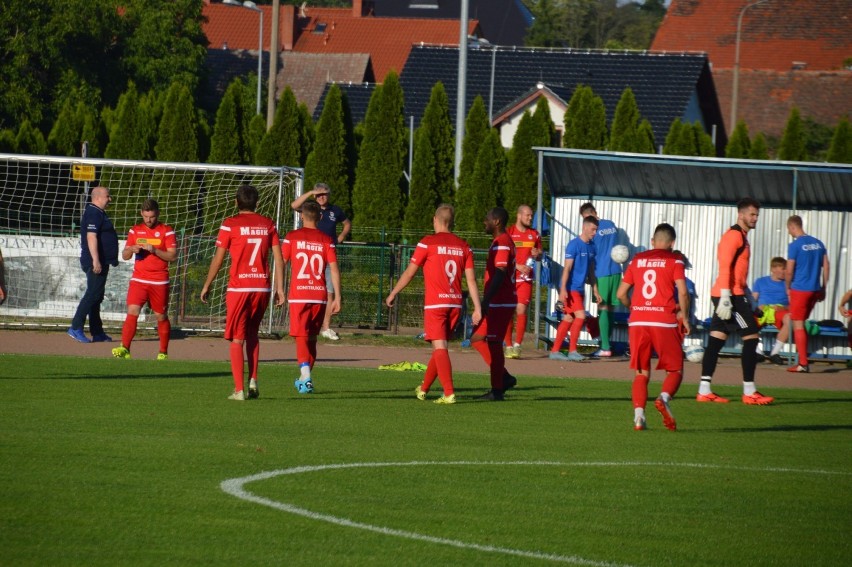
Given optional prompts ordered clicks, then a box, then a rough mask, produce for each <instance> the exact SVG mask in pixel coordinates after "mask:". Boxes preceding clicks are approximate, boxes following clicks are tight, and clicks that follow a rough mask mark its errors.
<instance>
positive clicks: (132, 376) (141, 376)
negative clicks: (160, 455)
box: [0, 371, 230, 380]
mask: <svg viewBox="0 0 852 567" xmlns="http://www.w3.org/2000/svg"><path fill="white" fill-rule="evenodd" d="M222 376H225V374H223V373H221V372H180V373H169V374H163V375H156V374H153V375H152V374H150V373H145V372H142V371H140V372H139V373H132V372H125V373H122V375H121V376H107V375H104V374H77V375H72V374H70V373H68V372H65V373H63V374H53V373H48V374H43V375H41V376H33V377H30V378H28V380H170V379H181V378H191V379H211V378H217V379H219V378H222ZM228 376H229V377H230V375H228ZM17 379H18V378H16V377H12V376H0V380H17Z"/></svg>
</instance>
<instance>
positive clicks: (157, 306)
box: [127, 280, 169, 313]
mask: <svg viewBox="0 0 852 567" xmlns="http://www.w3.org/2000/svg"><path fill="white" fill-rule="evenodd" d="M146 303H147V304H148V305H150V306H151V311H153V312H154V313H166V312H167V311H168V309H169V284H159V285H155V284H148V283H142V282H137V281H135V280H130V286H128V288H127V305H138V306H140V307H143V306H144V305H145V304H146Z"/></svg>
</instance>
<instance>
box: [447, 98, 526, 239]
mask: <svg viewBox="0 0 852 567" xmlns="http://www.w3.org/2000/svg"><path fill="white" fill-rule="evenodd" d="M525 116H529V119H530V120H532V116H531V115H529V114H528V113H526V114H525ZM506 166H507V163H506V151H505V150H504V149H503V146H502V145H501V143H500V134H498V133H497V130H494V129H491V130H489V131H488V135H487V136H486V137H485V139H484V140H483V141H482V145H481V146H480V148H479V155H478V156H477V157H476V164H475V165H474V169H473V173H472V174H471V175H470V180H469V182H470V190H469V191H465V192H464V193H459V194H458V195H457V198H456V229H457V230H459V231H467V232H481V231H482V220H483V219H484V218H485V213H487V212H488V210H489V209H491V208H493V207H496V206H497V205H498V204H499V195H500V194H501V193H502V190H503V188H504V186H505V184H506Z"/></svg>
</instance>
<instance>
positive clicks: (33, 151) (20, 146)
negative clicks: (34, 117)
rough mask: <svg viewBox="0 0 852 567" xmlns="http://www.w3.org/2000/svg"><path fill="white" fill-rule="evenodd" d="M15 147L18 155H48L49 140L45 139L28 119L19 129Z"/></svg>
mask: <svg viewBox="0 0 852 567" xmlns="http://www.w3.org/2000/svg"><path fill="white" fill-rule="evenodd" d="M15 147H16V148H17V149H16V151H17V152H18V153H22V154H30V155H34V156H43V155H47V140H45V139H44V134H42V133H41V130H39V129H38V128H36V127H35V126H33V125H32V123H30V121H29V120H27V119H24V121H23V122H21V126H20V128H18V135H17V136H15Z"/></svg>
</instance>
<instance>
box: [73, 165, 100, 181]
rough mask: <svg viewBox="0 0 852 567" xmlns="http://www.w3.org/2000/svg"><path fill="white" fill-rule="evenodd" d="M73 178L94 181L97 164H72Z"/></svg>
mask: <svg viewBox="0 0 852 567" xmlns="http://www.w3.org/2000/svg"><path fill="white" fill-rule="evenodd" d="M71 178H72V179H73V180H74V181H94V180H95V166H94V165H83V164H82V163H74V164H71Z"/></svg>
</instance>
